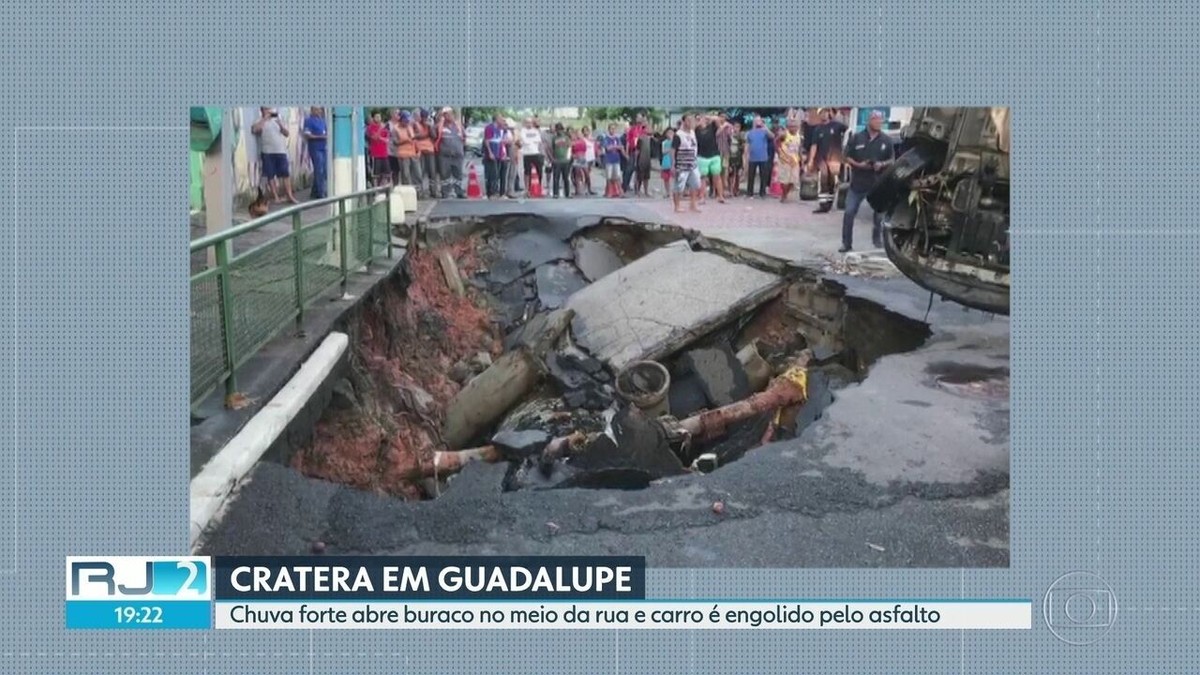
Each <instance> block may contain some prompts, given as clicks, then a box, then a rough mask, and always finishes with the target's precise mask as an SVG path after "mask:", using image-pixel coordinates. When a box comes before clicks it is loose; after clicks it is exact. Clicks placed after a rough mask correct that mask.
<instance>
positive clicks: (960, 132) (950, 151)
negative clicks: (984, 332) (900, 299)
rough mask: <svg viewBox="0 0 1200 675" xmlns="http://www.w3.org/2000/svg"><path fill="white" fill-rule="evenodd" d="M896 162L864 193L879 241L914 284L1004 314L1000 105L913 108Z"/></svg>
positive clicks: (1005, 160)
mask: <svg viewBox="0 0 1200 675" xmlns="http://www.w3.org/2000/svg"><path fill="white" fill-rule="evenodd" d="M902 136H903V144H902V146H901V148H902V149H901V151H900V154H899V156H898V158H897V160H896V163H895V164H894V165H893V166H892V167H890V168H889V169H888V170H887V171H886V172H885V173H884V174H883V176H882V177H881V179H880V181H879V183H878V185H876V187H875V189H874V190H873V191H872V192H871V193H870V194H869V195H868V197H867V201H868V203H870V204H871V208H873V209H874V210H875V211H877V212H880V213H885V214H888V223H887V227H886V229H885V232H884V248H885V249H886V251H887V255H888V258H890V259H891V261H892V262H893V263H894V264H895V265H896V267H897V268H898V269H899V270H900V271H901V272H903V273H904V275H905V276H907V277H909V278H910V279H912V280H913V281H915V282H916V283H917V284H919V285H920V286H922V287H923V288H926V289H928V290H930V291H931V292H933V293H936V294H938V295H940V296H942V297H944V298H948V299H950V300H953V301H955V302H958V303H960V304H963V305H965V306H967V307H971V308H974V309H979V310H983V311H986V312H992V313H995V314H1003V315H1007V314H1008V313H1009V241H1008V220H1009V185H1010V180H1009V151H1010V140H1009V137H1010V131H1009V114H1008V109H1007V108H986V107H976V108H917V109H916V110H915V111H914V114H913V117H912V120H911V122H910V123H909V125H908V126H907V127H906V128H905V129H904V131H903V132H902Z"/></svg>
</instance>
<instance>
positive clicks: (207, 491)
mask: <svg viewBox="0 0 1200 675" xmlns="http://www.w3.org/2000/svg"><path fill="white" fill-rule="evenodd" d="M349 345H350V338H349V336H347V335H346V334H345V333H337V332H333V333H330V334H329V335H328V336H326V337H325V340H324V341H323V342H322V343H321V346H320V347H318V348H317V349H316V351H314V352H313V353H312V355H311V356H309V357H308V359H307V360H306V361H305V362H304V364H303V365H301V366H300V370H299V371H297V373H296V374H295V375H294V376H292V379H290V380H289V381H288V382H287V384H285V385H284V386H283V388H282V389H280V390H279V393H277V394H275V396H274V397H273V398H272V399H271V401H270V402H269V403H267V404H266V405H265V406H263V407H262V409H261V410H259V411H258V412H257V413H256V414H255V415H254V417H253V418H251V420H250V421H249V422H248V423H247V424H246V426H244V427H242V429H241V431H239V432H238V434H237V435H236V436H234V437H233V439H232V440H230V441H229V442H228V443H226V444H225V447H223V448H221V450H220V451H219V452H218V453H217V454H216V456H214V457H213V458H212V459H210V460H209V461H208V463H206V464H205V465H204V467H203V468H202V469H200V473H199V474H197V475H196V477H195V478H193V479H192V480H191V484H190V493H191V500H190V501H191V519H190V520H191V546H192V547H193V549H195V548H196V547H197V545H198V543H199V540H200V538H201V536H202V534H203V533H204V531H205V530H206V529H207V528H208V526H209V525H210V523H212V522H214V520H216V519H218V518H217V516H218V515H219V512H220V509H221V506H222V505H223V504H224V502H225V499H226V498H227V497H228V496H229V495H230V493H232V492H233V490H234V488H235V487H236V486H237V484H238V483H239V482H240V481H241V480H242V478H244V477H245V476H246V474H247V473H249V472H250V470H251V469H252V468H253V467H254V465H255V464H257V463H258V461H259V459H261V458H262V456H263V455H264V454H266V452H267V450H268V449H269V448H270V447H271V446H272V444H274V443H275V441H276V439H278V438H279V437H280V435H281V434H283V433H284V430H285V429H287V427H288V424H289V423H291V421H292V420H293V419H295V417H296V416H297V415H298V414H299V413H300V411H301V410H302V409H303V408H304V406H305V405H306V404H307V403H308V401H309V399H311V398H312V396H313V394H315V393H316V391H317V390H318V389H319V388H320V387H321V385H322V383H324V382H325V380H326V379H327V378H328V377H329V375H330V373H332V372H333V370H334V367H335V366H336V365H337V363H338V361H339V360H340V359H341V358H342V355H343V354H344V353H345V352H346V349H347V348H348V347H349Z"/></svg>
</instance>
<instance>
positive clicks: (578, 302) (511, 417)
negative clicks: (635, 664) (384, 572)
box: [289, 216, 930, 499]
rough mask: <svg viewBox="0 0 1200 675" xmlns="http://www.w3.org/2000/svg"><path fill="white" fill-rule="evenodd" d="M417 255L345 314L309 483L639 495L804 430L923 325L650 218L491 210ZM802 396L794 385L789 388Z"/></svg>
mask: <svg viewBox="0 0 1200 675" xmlns="http://www.w3.org/2000/svg"><path fill="white" fill-rule="evenodd" d="M468 229H470V230H471V231H470V232H469V233H468V234H465V235H464V236H462V237H461V238H458V239H456V240H454V241H450V242H442V243H440V244H437V245H431V246H423V247H419V248H413V249H410V250H409V251H408V253H407V254H406V257H405V259H404V261H403V263H402V265H401V267H400V270H399V272H398V273H397V274H396V275H395V276H394V277H393V278H392V279H389V280H388V281H387V282H385V283H384V284H381V285H380V286H379V287H377V289H376V291H375V292H374V294H373V296H372V297H371V298H370V300H369V301H368V302H366V303H364V304H363V305H362V307H361V309H360V310H358V312H357V314H356V315H355V316H353V317H350V318H349V319H348V326H347V329H348V331H349V333H350V334H351V339H352V350H351V354H350V357H349V365H348V367H347V368H346V370H345V375H344V376H343V377H342V378H341V379H339V380H338V381H337V382H336V383H335V384H334V386H333V394H332V396H331V398H330V401H329V404H328V406H327V407H326V409H325V410H324V412H323V413H322V415H321V417H320V420H319V421H318V423H317V425H316V429H315V431H314V434H313V441H312V443H311V444H309V445H308V446H307V447H305V448H303V449H302V450H300V451H298V452H297V453H296V454H295V455H294V456H293V457H291V458H290V459H289V461H290V463H291V464H292V465H293V466H294V467H295V468H297V469H299V470H300V471H302V472H303V473H305V474H306V475H309V476H313V477H317V478H322V479H326V480H329V481H333V482H337V483H342V484H345V485H349V486H352V487H355V488H359V489H364V490H373V491H377V492H382V493H386V494H390V495H394V496H397V497H402V498H406V499H429V498H435V497H437V496H440V495H442V494H444V493H446V492H448V491H452V490H454V489H455V485H454V483H455V475H456V473H457V472H458V471H459V470H460V469H462V468H463V466H465V465H466V464H468V463H470V462H492V463H505V464H506V465H507V470H506V471H505V472H504V474H503V484H502V486H500V487H501V488H502V489H503V490H505V491H513V490H537V489H555V488H569V487H575V488H597V489H601V488H603V489H643V488H647V487H648V486H652V485H653V484H654V483H655V482H656V481H659V480H662V479H668V478H670V477H672V476H678V475H684V474H687V473H690V472H705V473H706V472H710V471H719V470H720V468H721V467H723V466H726V465H728V464H729V463H731V462H734V461H737V460H738V459H739V458H741V457H742V456H744V455H745V454H746V453H747V452H753V451H754V448H757V447H759V446H761V445H763V444H766V443H770V442H772V441H775V440H783V439H788V438H795V437H797V436H799V435H800V434H802V433H803V432H804V430H805V429H806V428H807V427H808V426H809V425H811V424H812V423H813V422H814V421H815V420H817V419H819V418H820V416H821V414H822V411H823V410H824V409H825V408H827V407H828V406H829V405H830V404H831V403H832V402H833V401H834V399H835V397H836V396H837V391H838V390H839V389H841V388H843V387H846V386H848V385H852V384H854V383H856V382H858V381H860V380H861V379H862V378H864V377H866V376H867V373H868V370H869V369H870V366H871V364H872V363H874V362H875V361H876V360H877V359H879V358H881V357H883V356H886V355H888V354H893V353H897V352H903V351H909V350H913V349H916V348H917V347H919V346H921V345H922V344H923V343H924V342H925V340H926V339H927V338H928V337H929V335H930V331H929V328H928V327H927V326H926V325H925V324H924V323H921V322H919V321H915V320H913V319H909V318H907V317H904V316H902V315H900V314H897V313H894V312H891V311H889V310H887V309H885V308H883V307H881V306H880V305H877V304H875V303H873V302H870V301H867V300H864V299H861V298H856V297H852V296H848V295H847V294H846V292H845V289H844V288H843V287H841V286H840V285H839V284H837V283H835V282H831V281H828V280H824V279H822V278H820V276H819V275H817V274H815V273H812V272H809V271H806V270H802V269H795V268H788V267H786V266H783V265H779V264H772V263H771V262H769V261H766V260H765V259H764V258H763V257H762V256H761V255H757V254H754V253H752V252H749V251H742V250H739V249H737V248H735V247H732V246H729V245H727V244H720V243H714V242H709V241H706V240H704V239H703V238H702V237H698V236H694V235H692V234H691V233H689V232H686V231H684V230H681V229H679V228H675V227H671V226H664V225H659V224H654V223H635V222H628V221H616V220H602V221H600V222H598V223H596V222H592V223H587V224H581V223H578V222H574V223H571V222H568V223H564V222H563V221H558V220H554V219H547V218H540V217H533V216H518V217H511V216H510V217H504V218H496V219H485V220H483V221H480V222H478V223H477V224H476V225H475V226H474V227H472V228H468ZM798 392H799V393H798Z"/></svg>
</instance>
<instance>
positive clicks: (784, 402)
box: [679, 368, 808, 441]
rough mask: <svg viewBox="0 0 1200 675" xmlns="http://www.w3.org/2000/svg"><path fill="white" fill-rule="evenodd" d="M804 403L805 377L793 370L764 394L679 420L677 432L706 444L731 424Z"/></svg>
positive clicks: (805, 374) (806, 391) (802, 372)
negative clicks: (683, 432) (679, 431)
mask: <svg viewBox="0 0 1200 675" xmlns="http://www.w3.org/2000/svg"><path fill="white" fill-rule="evenodd" d="M806 400H808V374H807V372H806V371H804V370H803V369H801V368H793V369H791V370H789V371H788V372H786V373H784V374H783V375H780V376H779V377H777V378H776V379H775V381H774V382H772V383H771V385H770V386H769V387H767V389H766V391H763V392H760V393H758V394H755V395H753V396H751V397H750V398H747V399H743V400H741V401H738V402H737V403H730V404H729V405H727V406H724V407H721V408H717V409H716V410H708V411H706V412H702V413H700V414H699V415H693V416H692V417H689V418H687V419H685V420H680V422H679V428H680V429H682V430H683V431H685V432H687V433H688V434H689V435H690V436H691V438H692V440H695V441H707V440H711V439H713V438H717V437H719V436H722V435H724V434H725V430H726V429H728V428H729V425H731V424H735V423H737V422H741V421H742V420H746V419H749V418H751V417H754V416H755V415H760V414H762V413H765V412H769V411H771V410H777V409H779V408H784V407H787V406H789V405H796V404H799V403H804V402H805V401H806Z"/></svg>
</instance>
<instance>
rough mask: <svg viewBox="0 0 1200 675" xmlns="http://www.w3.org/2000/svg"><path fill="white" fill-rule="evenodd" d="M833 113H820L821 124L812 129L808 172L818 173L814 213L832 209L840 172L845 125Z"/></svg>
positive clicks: (826, 110) (828, 111) (828, 109)
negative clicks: (818, 189) (818, 188)
mask: <svg viewBox="0 0 1200 675" xmlns="http://www.w3.org/2000/svg"><path fill="white" fill-rule="evenodd" d="M833 113H834V111H833V108H825V109H824V110H822V111H821V123H820V124H818V125H817V126H816V127H815V128H814V129H813V139H812V147H811V148H809V150H808V170H809V171H819V172H820V174H819V175H818V180H820V191H819V194H818V196H817V209H816V213H828V212H829V211H830V210H831V209H832V208H833V199H834V195H835V193H836V191H837V181H838V176H839V175H840V174H841V171H842V137H843V136H844V135H845V133H846V125H845V124H842V123H841V122H839V121H838V120H837V119H835V118H834V116H833Z"/></svg>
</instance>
